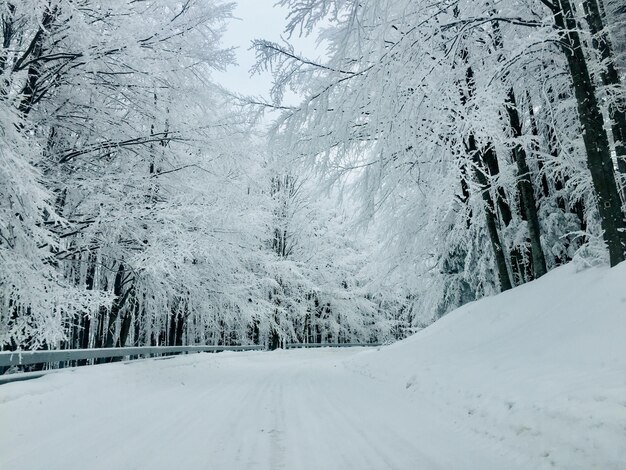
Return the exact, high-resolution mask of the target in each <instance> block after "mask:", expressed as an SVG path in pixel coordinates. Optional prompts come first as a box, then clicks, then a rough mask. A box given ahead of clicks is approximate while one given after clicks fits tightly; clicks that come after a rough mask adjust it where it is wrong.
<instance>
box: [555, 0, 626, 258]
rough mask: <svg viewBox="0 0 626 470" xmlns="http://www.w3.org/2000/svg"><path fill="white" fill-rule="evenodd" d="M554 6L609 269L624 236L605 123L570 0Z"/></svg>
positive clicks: (622, 252) (622, 246)
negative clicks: (572, 88) (606, 249)
mask: <svg viewBox="0 0 626 470" xmlns="http://www.w3.org/2000/svg"><path fill="white" fill-rule="evenodd" d="M554 6H555V7H554V10H553V12H554V20H555V24H556V26H557V28H559V29H560V30H561V32H562V35H561V40H562V41H563V51H564V53H565V56H566V58H567V63H568V66H569V70H570V74H571V77H572V83H573V86H574V93H575V96H576V101H577V104H578V115H579V118H580V123H581V126H582V130H583V140H584V142H585V148H586V150H587V166H588V168H589V171H590V172H591V178H592V181H593V186H594V190H595V193H596V197H597V204H598V212H599V213H600V218H601V222H602V228H603V230H604V241H605V242H606V244H607V246H608V250H609V257H610V261H611V266H615V265H616V264H618V263H621V262H622V261H624V255H625V251H626V246H625V245H626V244H625V243H624V239H625V238H626V235H625V234H624V233H622V231H623V230H624V220H623V214H622V207H621V199H620V196H619V193H618V189H617V183H616V181H615V171H614V169H613V160H612V159H611V149H610V147H609V139H608V136H607V134H606V131H605V130H604V120H603V118H602V113H601V111H600V106H599V104H598V100H597V97H596V90H595V86H594V84H593V82H592V80H591V76H590V74H589V70H588V68H587V62H586V59H585V55H584V52H583V49H582V43H581V40H580V36H579V34H578V32H577V24H576V19H575V17H574V12H573V9H572V6H571V3H570V0H559V1H558V3H556V2H555V3H554Z"/></svg>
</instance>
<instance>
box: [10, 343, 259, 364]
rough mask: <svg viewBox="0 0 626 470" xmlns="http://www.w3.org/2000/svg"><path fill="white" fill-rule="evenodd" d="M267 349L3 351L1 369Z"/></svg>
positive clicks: (180, 348)
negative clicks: (120, 358)
mask: <svg viewBox="0 0 626 470" xmlns="http://www.w3.org/2000/svg"><path fill="white" fill-rule="evenodd" d="M261 349H265V347H264V346H257V345H250V346H146V347H143V346H140V347H130V348H100V349H66V350H54V351H52V350H43V351H2V352H0V367H11V366H23V365H31V364H42V363H54V362H68V361H84V360H91V359H109V358H114V357H126V356H154V355H157V354H174V353H197V352H220V351H253V350H261Z"/></svg>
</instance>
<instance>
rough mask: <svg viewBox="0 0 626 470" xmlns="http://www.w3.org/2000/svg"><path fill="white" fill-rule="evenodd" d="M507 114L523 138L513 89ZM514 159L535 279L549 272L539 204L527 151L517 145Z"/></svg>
mask: <svg viewBox="0 0 626 470" xmlns="http://www.w3.org/2000/svg"><path fill="white" fill-rule="evenodd" d="M507 112H508V115H509V123H510V125H511V129H512V130H513V137H516V138H519V137H521V136H522V122H521V120H520V117H519V113H518V111H517V104H516V100H515V93H514V91H513V89H512V88H511V89H510V90H509V94H508V102H507ZM513 157H514V159H515V163H516V164H517V173H518V186H519V190H520V195H521V200H522V205H523V207H524V211H525V214H526V221H527V224H528V235H529V238H530V253H531V256H532V260H533V277H534V278H535V279H537V278H539V277H541V276H543V275H544V274H546V272H547V271H548V270H547V268H546V259H545V257H544V254H543V249H542V248H541V229H540V227H539V216H538V214H537V202H536V201H535V190H534V189H533V184H532V181H531V179H530V169H529V168H528V163H527V162H526V150H524V147H523V146H522V145H521V144H520V143H517V144H516V145H515V147H514V148H513Z"/></svg>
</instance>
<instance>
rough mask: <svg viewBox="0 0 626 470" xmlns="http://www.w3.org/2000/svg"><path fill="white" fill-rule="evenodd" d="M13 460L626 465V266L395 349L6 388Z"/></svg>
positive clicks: (526, 294) (402, 467)
mask: <svg viewBox="0 0 626 470" xmlns="http://www.w3.org/2000/svg"><path fill="white" fill-rule="evenodd" d="M0 468H2V469H5V468H6V469H11V470H39V469H42V470H44V469H45V470H73V469H76V470H98V469H106V470H127V469H128V470H130V469H142V470H143V469H146V470H160V469H167V470H172V469H174V470H201V469H215V470H231V469H232V470H237V469H251V470H252V469H272V470H274V469H289V470H299V469H303V470H304V469H315V470H331V469H338V470H339V469H341V470H349V469H359V470H365V469H372V470H384V469H398V470H429V469H452V470H456V469H476V470H488V469H494V470H503V469H507V470H508V469H524V470H528V469H544V468H545V469H551V468H559V469H568V470H570V469H572V470H574V469H581V470H582V469H585V470H587V469H594V468H595V469H601V470H610V469H626V264H624V263H623V265H621V266H619V267H618V268H616V269H613V270H608V269H606V268H599V269H590V270H586V271H584V272H582V273H578V274H576V273H574V268H573V267H571V266H568V267H566V268H562V269H560V270H557V271H556V272H552V273H550V274H549V275H548V276H546V278H544V279H542V280H540V281H539V282H535V283H531V284H529V285H526V286H523V287H521V288H519V289H516V290H514V291H512V292H509V293H506V294H503V295H500V296H497V297H494V298H490V299H485V300H483V301H480V302H476V303H474V304H471V305H468V306H465V307H464V308H462V309H460V310H458V311H456V312H453V313H452V314H450V315H448V316H447V317H445V318H444V319H442V320H441V321H439V322H438V323H436V324H435V325H433V326H432V327H430V328H427V329H425V330H423V331H421V332H420V333H418V334H417V335H415V336H414V337H412V338H410V339H409V340H407V341H404V342H402V343H398V344H396V345H393V346H391V347H386V348H380V349H372V350H358V349H351V350H330V349H324V350H307V351H276V352H271V353H270V352H255V353H221V354H203V355H193V356H185V357H177V358H173V359H167V360H153V361H142V362H135V363H128V364H111V365H104V366H96V367H88V368H82V369H77V370H73V371H66V372H61V373H57V374H51V375H48V376H46V377H43V378H40V379H36V380H32V381H28V382H18V383H11V384H7V385H2V386H0Z"/></svg>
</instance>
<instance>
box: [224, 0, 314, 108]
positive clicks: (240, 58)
mask: <svg viewBox="0 0 626 470" xmlns="http://www.w3.org/2000/svg"><path fill="white" fill-rule="evenodd" d="M275 1H276V0H238V1H237V4H238V5H237V8H236V10H235V12H234V15H235V17H236V18H239V19H236V20H233V21H231V22H230V25H229V27H228V31H227V32H226V34H225V35H224V38H223V45H224V46H227V47H228V46H234V47H238V49H237V51H236V55H237V62H238V64H239V65H238V66H235V67H230V68H229V69H228V71H226V72H225V73H217V72H216V73H215V79H216V80H217V81H218V82H219V83H220V84H221V85H223V86H225V87H226V88H228V89H230V90H232V91H235V92H237V93H241V94H246V95H256V96H264V97H267V96H268V95H269V89H270V87H271V83H272V80H271V76H270V74H264V75H261V76H259V75H255V76H253V77H250V73H249V71H250V67H252V65H253V64H254V62H255V54H254V51H251V50H249V48H250V43H251V41H252V40H253V39H268V40H270V41H275V42H281V41H280V38H281V35H283V34H284V33H283V31H284V29H285V24H286V22H287V21H286V19H285V17H286V16H287V10H286V9H283V8H280V7H275V6H274V3H275ZM291 42H292V43H293V44H294V47H295V48H296V51H298V52H302V53H304V54H305V55H306V56H308V57H312V58H318V57H321V56H323V55H324V50H323V48H318V47H316V41H315V38H298V37H294V38H292V40H291Z"/></svg>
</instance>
